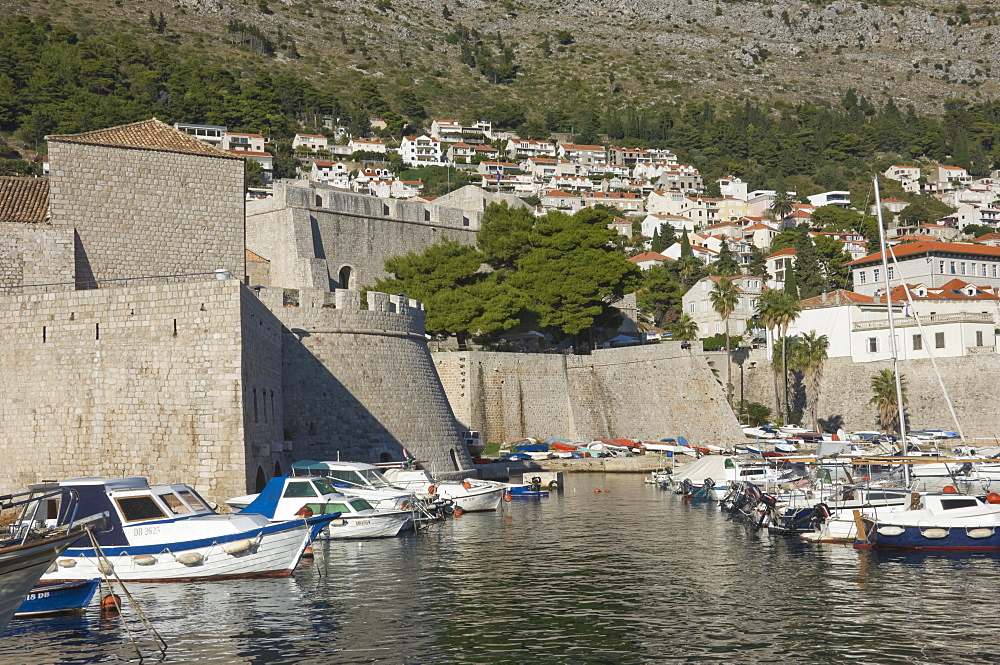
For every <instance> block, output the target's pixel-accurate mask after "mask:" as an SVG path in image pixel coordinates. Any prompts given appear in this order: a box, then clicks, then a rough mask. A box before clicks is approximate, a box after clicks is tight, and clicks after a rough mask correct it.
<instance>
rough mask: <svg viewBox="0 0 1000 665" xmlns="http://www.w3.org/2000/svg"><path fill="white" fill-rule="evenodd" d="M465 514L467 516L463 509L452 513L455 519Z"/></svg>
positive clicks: (457, 509)
mask: <svg viewBox="0 0 1000 665" xmlns="http://www.w3.org/2000/svg"><path fill="white" fill-rule="evenodd" d="M464 514H465V511H464V510H462V509H461V508H456V509H455V512H453V513H452V515H454V516H455V517H461V516H462V515H464Z"/></svg>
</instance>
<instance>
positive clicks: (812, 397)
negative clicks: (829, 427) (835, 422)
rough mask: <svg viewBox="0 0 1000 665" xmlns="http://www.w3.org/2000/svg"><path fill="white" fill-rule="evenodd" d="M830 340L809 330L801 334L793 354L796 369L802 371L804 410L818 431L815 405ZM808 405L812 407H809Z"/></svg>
mask: <svg viewBox="0 0 1000 665" xmlns="http://www.w3.org/2000/svg"><path fill="white" fill-rule="evenodd" d="M829 348H830V340H828V339H827V337H826V335H817V334H816V331H815V330H811V331H809V332H807V333H806V334H804V335H802V336H801V337H800V338H799V339H798V341H797V343H796V345H795V353H794V354H793V358H794V362H795V366H796V369H798V370H800V371H801V372H802V379H803V382H804V383H805V386H806V410H807V411H809V412H810V413H811V414H812V423H813V427H815V429H816V431H817V432H818V431H819V421H818V420H817V418H816V406H817V404H818V403H819V382H820V379H822V378H823V365H824V364H825V363H826V358H827V350H828V349H829ZM810 405H811V406H812V409H810V408H809V407H810Z"/></svg>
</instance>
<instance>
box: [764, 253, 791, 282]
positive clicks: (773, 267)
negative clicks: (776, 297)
mask: <svg viewBox="0 0 1000 665" xmlns="http://www.w3.org/2000/svg"><path fill="white" fill-rule="evenodd" d="M797 255H798V252H797V251H795V249H794V248H792V247H786V248H785V249H780V250H778V251H777V252H774V253H773V254H768V255H767V258H766V259H765V261H766V264H765V265H767V274H768V275H770V276H771V277H770V279H768V281H767V285H768V286H769V287H771V288H772V289H783V288H785V275H787V274H788V271H789V270H793V269H794V268H795V257H796V256H797Z"/></svg>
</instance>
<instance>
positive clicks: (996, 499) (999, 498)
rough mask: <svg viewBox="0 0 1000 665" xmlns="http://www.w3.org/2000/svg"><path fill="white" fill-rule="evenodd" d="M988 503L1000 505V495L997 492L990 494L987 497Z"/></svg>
mask: <svg viewBox="0 0 1000 665" xmlns="http://www.w3.org/2000/svg"><path fill="white" fill-rule="evenodd" d="M986 503H992V504H998V503H1000V494H997V493H996V492H990V493H989V494H987V495H986Z"/></svg>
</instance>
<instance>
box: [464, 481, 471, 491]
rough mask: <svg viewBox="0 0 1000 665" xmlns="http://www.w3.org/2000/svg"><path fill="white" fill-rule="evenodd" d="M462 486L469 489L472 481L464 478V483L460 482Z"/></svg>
mask: <svg viewBox="0 0 1000 665" xmlns="http://www.w3.org/2000/svg"><path fill="white" fill-rule="evenodd" d="M462 487H464V488H465V489H467V490H471V489H472V483H470V482H469V481H468V480H466V481H465V482H464V483H462Z"/></svg>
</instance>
